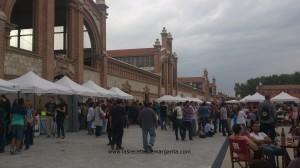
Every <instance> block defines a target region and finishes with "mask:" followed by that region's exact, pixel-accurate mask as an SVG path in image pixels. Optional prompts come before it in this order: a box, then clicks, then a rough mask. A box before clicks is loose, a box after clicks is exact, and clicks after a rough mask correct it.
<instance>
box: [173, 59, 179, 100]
mask: <svg viewBox="0 0 300 168" xmlns="http://www.w3.org/2000/svg"><path fill="white" fill-rule="evenodd" d="M173 75H174V79H173V80H174V81H173V83H174V87H175V94H176V95H177V94H178V85H177V57H176V58H175V65H174V74H173Z"/></svg>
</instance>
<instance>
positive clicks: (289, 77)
mask: <svg viewBox="0 0 300 168" xmlns="http://www.w3.org/2000/svg"><path fill="white" fill-rule="evenodd" d="M260 83H262V84H264V85H292V84H300V72H295V73H293V74H281V75H276V74H274V75H271V76H261V77H257V78H251V79H248V80H247V81H246V83H235V85H234V91H235V95H236V96H238V95H240V96H241V97H245V96H247V95H249V94H254V93H255V92H256V89H257V86H259V84H260Z"/></svg>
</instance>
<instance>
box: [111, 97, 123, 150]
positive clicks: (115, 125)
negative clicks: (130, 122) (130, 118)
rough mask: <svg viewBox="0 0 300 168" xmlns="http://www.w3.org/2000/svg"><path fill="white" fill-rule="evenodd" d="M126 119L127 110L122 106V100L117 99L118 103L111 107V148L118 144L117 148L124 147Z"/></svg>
mask: <svg viewBox="0 0 300 168" xmlns="http://www.w3.org/2000/svg"><path fill="white" fill-rule="evenodd" d="M125 119H126V111H125V108H124V106H122V100H117V102H116V105H115V106H113V107H112V109H111V129H112V144H111V149H114V148H115V145H117V148H116V149H117V150H120V149H123V147H122V138H123V132H124V131H123V130H124V125H125Z"/></svg>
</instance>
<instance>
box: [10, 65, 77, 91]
mask: <svg viewBox="0 0 300 168" xmlns="http://www.w3.org/2000/svg"><path fill="white" fill-rule="evenodd" d="M10 82H12V83H15V84H16V85H18V86H19V88H20V91H21V93H34V94H60V95H71V94H72V91H71V90H70V89H68V88H66V87H63V86H60V85H57V84H55V83H53V82H50V81H48V80H46V79H43V78H41V77H39V76H38V75H36V74H35V73H34V72H32V71H29V72H27V73H26V74H24V75H22V76H20V77H18V78H16V79H13V80H10Z"/></svg>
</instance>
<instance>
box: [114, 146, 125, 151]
mask: <svg viewBox="0 0 300 168" xmlns="http://www.w3.org/2000/svg"><path fill="white" fill-rule="evenodd" d="M123 149H124V148H123V147H122V146H117V148H116V150H123Z"/></svg>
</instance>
